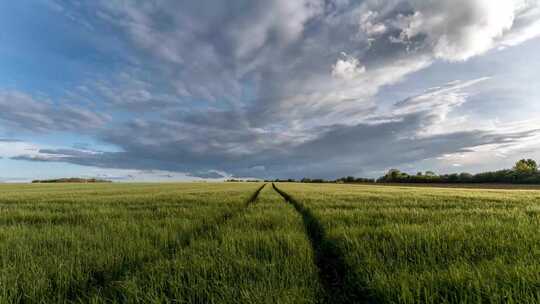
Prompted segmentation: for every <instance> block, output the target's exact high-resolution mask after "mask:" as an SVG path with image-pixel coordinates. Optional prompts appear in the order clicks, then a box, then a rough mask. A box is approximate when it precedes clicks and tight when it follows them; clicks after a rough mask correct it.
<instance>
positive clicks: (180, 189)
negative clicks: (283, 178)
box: [0, 183, 540, 303]
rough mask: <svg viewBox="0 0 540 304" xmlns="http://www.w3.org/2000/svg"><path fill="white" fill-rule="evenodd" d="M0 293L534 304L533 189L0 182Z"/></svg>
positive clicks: (539, 236) (538, 292)
mask: <svg viewBox="0 0 540 304" xmlns="http://www.w3.org/2000/svg"><path fill="white" fill-rule="evenodd" d="M0 259H1V260H0V263H1V267H0V303H540V191H537V190H523V189H519V190H517V189H504V190H497V189H460V188H431V187H403V186H401V187H400V186H372V185H344V184H343V185H339V184H295V183H276V184H275V185H274V184H272V183H266V184H265V183H177V184H33V185H1V186H0Z"/></svg>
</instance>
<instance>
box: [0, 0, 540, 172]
mask: <svg viewBox="0 0 540 304" xmlns="http://www.w3.org/2000/svg"><path fill="white" fill-rule="evenodd" d="M0 28H2V31H0V157H1V158H0V168H1V170H0V180H1V181H25V180H31V179H35V178H52V177H66V176H83V177H104V178H110V179H114V180H127V181H134V180H141V181H147V180H158V181H165V180H188V179H206V178H228V177H232V176H235V177H260V178H285V177H294V178H300V177H304V176H307V177H322V178H335V177H340V176H344V175H357V176H378V175H380V174H382V173H383V172H384V171H385V170H388V169H389V168H394V167H395V168H400V169H403V170H406V171H411V172H415V171H418V170H435V171H438V172H462V171H468V172H478V171H481V170H491V169H499V168H504V167H510V166H512V164H513V163H514V162H515V161H516V160H517V159H519V158H522V157H531V158H536V159H539V160H540V152H539V150H538V148H539V146H540V134H539V132H540V120H539V119H538V118H537V117H540V115H539V114H540V103H539V102H538V99H539V97H540V87H539V86H538V85H537V83H538V80H539V79H540V56H539V55H538V54H540V38H539V37H540V1H539V0H501V1H497V3H495V2H493V1H488V0H458V1H455V0H452V1H451V0H442V1H422V0H388V1H375V0H364V1H361V0H359V1H352V0H350V1H349V0H326V1H323V0H295V1H289V0H273V1H262V0H261V1H241V0H234V1H226V2H225V1H224V2H216V1H206V0H203V1H200V0H199V1H190V0H188V1H180V2H179V1H172V0H171V1H168V0H162V1H115V0H111V1H105V0H98V1H55V0H48V1H47V0H32V1H30V0H29V1H8V2H5V3H1V4H0Z"/></svg>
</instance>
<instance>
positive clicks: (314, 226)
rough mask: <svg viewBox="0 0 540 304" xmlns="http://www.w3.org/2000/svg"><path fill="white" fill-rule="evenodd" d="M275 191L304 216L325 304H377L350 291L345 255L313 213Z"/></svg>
mask: <svg viewBox="0 0 540 304" xmlns="http://www.w3.org/2000/svg"><path fill="white" fill-rule="evenodd" d="M272 187H273V188H274V190H276V192H277V193H279V194H280V195H281V196H282V197H283V199H285V201H287V202H288V203H290V204H291V205H293V206H294V208H295V209H296V211H297V212H298V213H300V215H301V216H302V220H303V222H304V227H305V228H306V232H307V234H308V238H309V241H310V243H311V247H312V248H313V252H314V253H315V263H316V264H317V267H318V268H319V279H320V281H321V284H322V286H323V288H324V292H325V297H324V301H323V303H335V304H340V303H375V302H376V301H374V300H373V299H369V298H368V296H367V294H366V292H365V291H363V290H358V288H351V287H349V285H348V284H347V271H348V267H347V265H346V263H345V261H344V260H343V256H344V255H343V254H342V252H341V250H340V249H339V248H338V246H336V244H334V243H333V242H332V241H330V240H328V239H327V238H326V232H325V230H324V228H323V226H322V225H321V223H320V222H319V220H318V219H317V218H316V217H315V216H314V215H313V213H312V212H311V210H309V209H308V208H305V207H304V206H303V205H302V204H300V203H298V202H297V201H296V200H295V199H294V198H293V197H291V196H290V195H289V194H287V193H286V192H284V191H282V190H280V189H279V188H278V187H276V185H275V184H274V183H272ZM351 286H354V285H351Z"/></svg>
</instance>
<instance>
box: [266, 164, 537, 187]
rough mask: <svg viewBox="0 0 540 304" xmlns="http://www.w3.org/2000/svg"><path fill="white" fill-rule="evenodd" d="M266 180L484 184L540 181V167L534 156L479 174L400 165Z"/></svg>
mask: <svg viewBox="0 0 540 304" xmlns="http://www.w3.org/2000/svg"><path fill="white" fill-rule="evenodd" d="M266 182H300V183H347V184H353V183H424V184H430V183H431V184H436V183H441V184H442V183H447V184H460V183H462V184H466V183H468V184H475V183H477V184H480V183H484V184H487V183H494V184H497V183H500V184H540V171H538V165H537V163H536V161H534V160H532V159H522V160H520V161H518V162H516V164H515V166H514V167H513V168H512V169H504V170H498V171H488V172H482V173H477V174H471V173H467V172H463V173H453V174H442V175H438V174H436V173H435V172H432V171H426V172H418V173H416V174H414V175H413V174H408V173H405V172H401V171H400V170H398V169H390V170H389V171H388V173H386V174H385V175H384V176H382V177H380V178H378V179H373V178H357V177H353V176H347V177H342V178H338V179H336V180H325V179H320V178H317V179H311V178H303V179H301V180H295V179H275V180H266Z"/></svg>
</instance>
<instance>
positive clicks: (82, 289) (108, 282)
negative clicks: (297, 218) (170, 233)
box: [53, 184, 266, 302]
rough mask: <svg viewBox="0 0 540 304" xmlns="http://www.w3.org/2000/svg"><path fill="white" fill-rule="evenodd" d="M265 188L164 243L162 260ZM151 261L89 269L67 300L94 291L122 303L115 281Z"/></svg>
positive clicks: (85, 297) (214, 227)
mask: <svg viewBox="0 0 540 304" xmlns="http://www.w3.org/2000/svg"><path fill="white" fill-rule="evenodd" d="M265 186H266V184H263V185H262V186H260V187H259V188H258V189H257V190H256V191H255V192H253V194H252V195H251V196H250V197H249V198H248V199H247V200H246V202H245V203H244V206H242V207H240V208H237V209H235V210H232V211H228V212H225V213H224V214H222V215H221V216H220V217H218V218H217V219H215V220H212V221H210V222H208V223H205V224H203V225H201V226H199V227H197V228H195V229H193V230H191V231H190V232H189V233H188V234H187V235H186V236H185V237H183V238H180V239H179V240H177V241H176V242H173V243H172V244H168V245H167V246H166V247H165V248H164V251H165V253H164V254H163V256H164V258H166V259H172V258H174V256H175V254H176V253H177V252H178V250H179V249H182V248H186V247H189V246H190V245H191V243H192V242H193V241H195V240H196V239H197V238H200V237H208V236H212V235H214V233H216V232H217V231H218V229H219V227H220V226H222V225H224V224H225V223H226V222H227V221H229V220H231V219H232V218H234V217H236V216H238V215H239V214H241V213H242V212H243V211H244V210H245V209H246V208H247V207H249V205H251V204H253V203H255V202H256V201H257V198H258V197H259V193H260V192H261V191H262V190H263V189H264V187H265ZM153 261H154V260H153V258H149V257H146V258H143V259H140V260H138V261H135V262H128V263H121V264H119V265H117V266H116V267H114V268H112V269H105V270H94V269H91V270H89V273H90V277H89V279H88V280H87V281H85V282H73V283H72V284H71V285H70V286H69V287H68V293H67V300H68V301H70V302H75V301H83V300H88V299H89V297H90V296H92V295H93V293H96V292H97V293H98V294H100V296H101V297H103V298H104V299H106V300H111V301H114V300H119V301H120V302H122V299H123V298H124V296H123V294H122V291H121V290H118V289H117V288H116V287H117V286H118V282H121V281H122V280H123V279H124V278H126V277H127V276H128V275H129V274H130V273H135V272H137V271H139V270H141V269H142V268H143V267H144V266H145V265H146V264H148V263H151V262H153ZM53 288H54V286H53Z"/></svg>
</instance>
